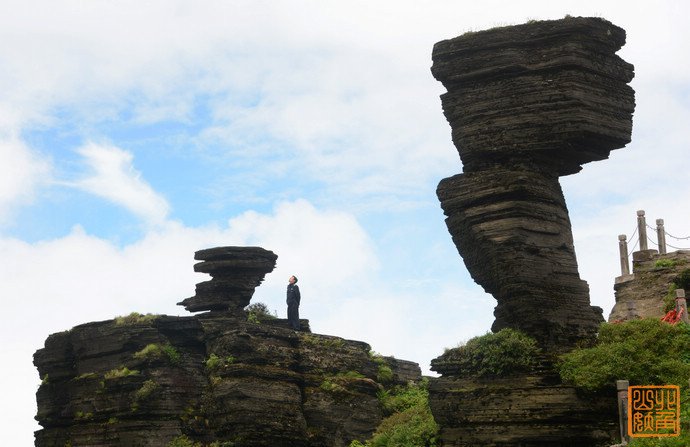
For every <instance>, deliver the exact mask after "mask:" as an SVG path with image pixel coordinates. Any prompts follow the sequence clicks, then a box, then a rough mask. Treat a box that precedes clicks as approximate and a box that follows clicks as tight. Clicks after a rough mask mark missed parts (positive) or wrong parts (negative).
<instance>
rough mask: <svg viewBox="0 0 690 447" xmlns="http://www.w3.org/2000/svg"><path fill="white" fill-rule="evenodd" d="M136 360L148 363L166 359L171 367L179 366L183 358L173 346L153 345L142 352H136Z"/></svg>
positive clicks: (149, 345)
mask: <svg viewBox="0 0 690 447" xmlns="http://www.w3.org/2000/svg"><path fill="white" fill-rule="evenodd" d="M134 358H136V359H144V360H147V361H153V360H160V359H166V360H167V361H168V362H169V363H170V364H171V365H177V364H179V363H180V359H181V356H180V353H179V352H178V351H177V349H175V347H174V346H172V345H171V344H165V345H161V344H160V343H151V344H148V345H146V346H145V347H144V348H143V349H142V350H141V351H137V352H135V353H134Z"/></svg>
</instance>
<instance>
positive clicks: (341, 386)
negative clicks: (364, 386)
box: [319, 371, 366, 393]
mask: <svg viewBox="0 0 690 447" xmlns="http://www.w3.org/2000/svg"><path fill="white" fill-rule="evenodd" d="M358 379H366V376H364V374H361V373H360V372H358V371H347V372H344V373H338V374H334V375H330V376H326V377H325V378H324V379H323V382H321V385H319V388H321V389H322V390H323V391H327V392H329V393H348V392H349V391H348V389H347V385H348V383H349V382H351V381H352V380H358Z"/></svg>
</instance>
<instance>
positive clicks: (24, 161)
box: [0, 132, 50, 224]
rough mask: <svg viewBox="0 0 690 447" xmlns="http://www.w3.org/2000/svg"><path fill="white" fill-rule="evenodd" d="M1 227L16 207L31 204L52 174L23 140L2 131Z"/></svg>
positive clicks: (0, 153) (0, 164)
mask: <svg viewBox="0 0 690 447" xmlns="http://www.w3.org/2000/svg"><path fill="white" fill-rule="evenodd" d="M0 166H2V167H3V169H2V175H0V224H6V223H8V222H10V218H11V217H12V215H13V212H14V211H15V210H16V208H17V207H19V206H23V205H27V204H29V203H31V201H32V200H33V198H34V195H35V193H36V189H37V188H38V187H39V185H41V184H44V183H45V182H46V180H47V178H48V176H49V175H50V164H49V163H48V162H47V161H46V160H45V159H42V158H40V157H39V156H38V155H37V154H35V153H34V152H33V151H31V149H29V148H28V147H27V146H26V145H25V144H24V143H23V142H22V141H21V140H20V139H18V138H16V137H14V136H7V135H3V134H2V132H0Z"/></svg>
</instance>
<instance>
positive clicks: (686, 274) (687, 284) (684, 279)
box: [673, 269, 690, 292]
mask: <svg viewBox="0 0 690 447" xmlns="http://www.w3.org/2000/svg"><path fill="white" fill-rule="evenodd" d="M673 284H674V285H675V286H676V288H677V289H684V290H687V291H689V292H690V269H685V270H683V271H682V272H680V273H679V274H678V276H676V277H675V278H673Z"/></svg>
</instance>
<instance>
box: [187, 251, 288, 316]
mask: <svg viewBox="0 0 690 447" xmlns="http://www.w3.org/2000/svg"><path fill="white" fill-rule="evenodd" d="M194 259H196V260H198V261H202V262H199V263H197V264H195V265H194V271H195V272H201V273H208V274H209V275H211V280H210V281H204V282H201V283H199V284H197V285H196V294H195V295H194V296H193V297H191V298H187V299H185V300H183V301H181V302H179V303H177V304H179V305H180V306H184V308H185V309H187V310H188V311H189V312H199V311H206V310H210V311H229V312H233V313H239V312H241V311H242V309H244V307H246V306H247V305H248V304H249V302H250V301H251V299H252V296H253V295H254V289H256V287H258V286H259V284H261V282H262V281H263V280H264V277H265V276H266V274H268V273H271V272H272V271H273V269H274V268H275V265H276V260H277V259H278V256H277V255H276V254H275V253H273V252H272V251H269V250H264V249H263V248H261V247H216V248H209V249H206V250H199V251H197V252H196V253H195V254H194Z"/></svg>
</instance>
